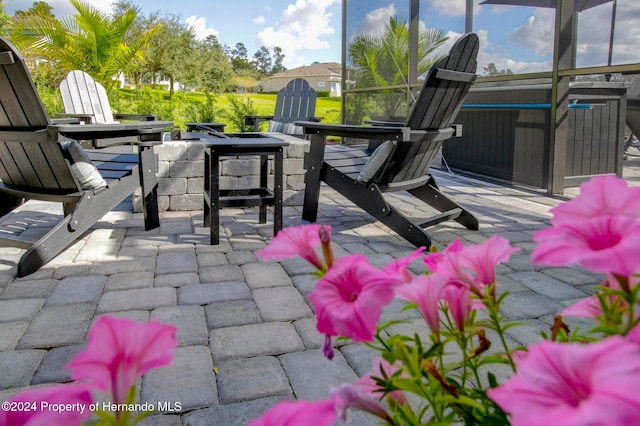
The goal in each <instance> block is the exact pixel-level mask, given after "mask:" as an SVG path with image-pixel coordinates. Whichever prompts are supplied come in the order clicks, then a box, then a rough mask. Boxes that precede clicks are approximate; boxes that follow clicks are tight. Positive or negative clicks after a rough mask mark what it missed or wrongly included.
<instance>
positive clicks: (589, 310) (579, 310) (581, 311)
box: [562, 296, 602, 319]
mask: <svg viewBox="0 0 640 426" xmlns="http://www.w3.org/2000/svg"><path fill="white" fill-rule="evenodd" d="M562 315H563V316H567V317H581V318H593V319H596V318H597V317H598V316H601V315H602V306H601V305H600V299H598V297H597V296H591V297H587V298H586V299H583V300H581V301H579V302H578V303H574V304H573V305H571V306H567V307H566V308H564V310H563V311H562Z"/></svg>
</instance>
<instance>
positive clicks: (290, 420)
mask: <svg viewBox="0 0 640 426" xmlns="http://www.w3.org/2000/svg"><path fill="white" fill-rule="evenodd" d="M336 418H337V413H336V401H335V400H334V399H330V400H322V401H315V402H309V401H282V402H281V403H279V404H277V405H275V406H273V407H271V408H270V409H269V410H268V411H267V412H266V413H264V414H263V415H262V416H261V417H260V418H258V419H255V420H252V421H251V422H249V426H294V425H317V426H330V425H332V424H334V423H335V421H336Z"/></svg>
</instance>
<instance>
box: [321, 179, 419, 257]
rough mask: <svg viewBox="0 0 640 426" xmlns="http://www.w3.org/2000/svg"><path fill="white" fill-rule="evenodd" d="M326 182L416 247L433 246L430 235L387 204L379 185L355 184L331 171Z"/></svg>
mask: <svg viewBox="0 0 640 426" xmlns="http://www.w3.org/2000/svg"><path fill="white" fill-rule="evenodd" d="M325 182H327V184H328V185H329V186H331V187H332V188H334V189H335V190H336V191H338V192H339V193H340V194H342V195H344V196H345V197H346V198H348V199H349V200H351V201H352V202H353V203H355V204H356V205H357V206H358V207H360V208H361V209H362V210H364V211H366V212H367V213H369V214H370V215H371V216H373V217H375V218H376V219H378V220H379V221H380V222H382V223H383V224H384V225H386V226H388V227H389V228H391V229H392V230H393V231H395V232H396V233H398V234H399V235H400V236H401V237H403V238H404V239H406V240H407V241H409V242H410V243H412V244H413V245H415V246H416V247H421V246H424V247H427V248H428V247H430V246H431V237H430V236H429V234H428V233H427V232H426V231H425V230H423V229H422V228H421V227H420V226H419V225H418V224H417V223H415V222H413V221H412V220H411V219H409V218H407V217H406V216H405V215H404V214H402V213H401V212H400V211H399V210H398V209H396V208H395V207H393V206H392V205H390V204H389V203H387V201H386V200H385V198H384V196H383V195H382V192H380V189H379V188H378V187H377V185H375V184H374V185H368V186H366V185H364V184H360V183H355V182H354V181H353V180H352V179H350V178H348V177H346V176H344V175H343V174H342V173H340V172H337V171H334V172H332V171H330V170H328V171H327V173H326V176H325Z"/></svg>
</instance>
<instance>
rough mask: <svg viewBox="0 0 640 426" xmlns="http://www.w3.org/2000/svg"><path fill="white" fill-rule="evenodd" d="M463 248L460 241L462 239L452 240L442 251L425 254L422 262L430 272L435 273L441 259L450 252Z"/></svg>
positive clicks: (458, 251)
mask: <svg viewBox="0 0 640 426" xmlns="http://www.w3.org/2000/svg"><path fill="white" fill-rule="evenodd" d="M463 249H464V243H463V242H462V240H460V239H457V240H454V241H453V242H452V243H451V244H449V245H448V246H447V247H446V248H445V249H444V251H438V252H435V253H429V254H428V255H427V256H425V257H424V259H423V261H424V264H425V265H427V268H428V269H429V271H431V272H432V273H436V272H438V265H439V264H440V262H442V259H444V258H445V257H447V256H449V255H450V254H454V253H460V252H461V251H462V250H463ZM454 257H455V256H454Z"/></svg>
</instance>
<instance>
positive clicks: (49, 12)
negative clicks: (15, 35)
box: [14, 1, 55, 19]
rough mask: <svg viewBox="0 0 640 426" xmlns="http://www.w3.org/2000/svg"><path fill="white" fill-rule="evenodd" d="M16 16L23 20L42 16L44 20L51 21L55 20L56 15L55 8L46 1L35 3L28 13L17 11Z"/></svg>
mask: <svg viewBox="0 0 640 426" xmlns="http://www.w3.org/2000/svg"><path fill="white" fill-rule="evenodd" d="M14 16H16V17H17V18H22V17H25V16H40V17H42V18H50V19H54V18H55V15H54V14H53V7H52V6H50V5H49V4H48V3H47V2H44V1H36V2H33V5H32V6H31V8H29V10H27V11H24V10H16V13H15V14H14Z"/></svg>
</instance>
